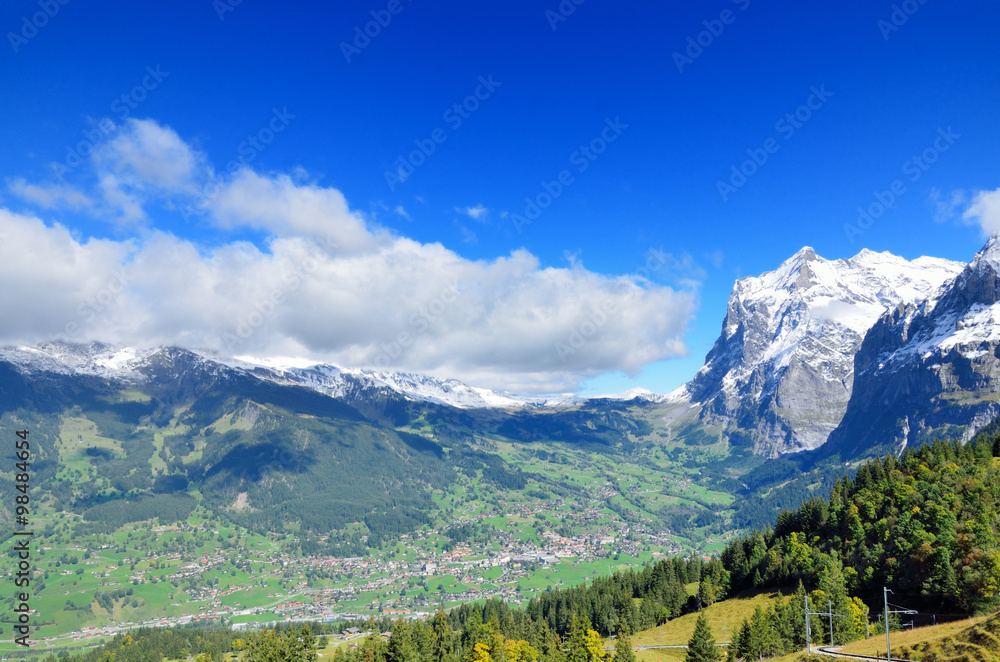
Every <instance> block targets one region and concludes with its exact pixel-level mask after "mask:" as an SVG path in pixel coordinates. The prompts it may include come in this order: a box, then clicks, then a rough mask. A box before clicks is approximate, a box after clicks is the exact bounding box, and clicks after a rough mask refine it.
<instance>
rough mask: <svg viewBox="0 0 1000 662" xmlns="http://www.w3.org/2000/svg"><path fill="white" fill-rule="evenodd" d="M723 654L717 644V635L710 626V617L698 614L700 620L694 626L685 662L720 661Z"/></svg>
mask: <svg viewBox="0 0 1000 662" xmlns="http://www.w3.org/2000/svg"><path fill="white" fill-rule="evenodd" d="M721 658H722V655H721V654H720V653H719V649H718V648H717V647H716V645H715V637H714V636H712V628H710V627H709V626H708V619H707V618H705V616H704V615H700V616H698V622H697V623H695V626H694V634H693V635H691V640H690V641H688V648H687V655H686V656H685V658H684V661H685V662H719V661H720V659H721Z"/></svg>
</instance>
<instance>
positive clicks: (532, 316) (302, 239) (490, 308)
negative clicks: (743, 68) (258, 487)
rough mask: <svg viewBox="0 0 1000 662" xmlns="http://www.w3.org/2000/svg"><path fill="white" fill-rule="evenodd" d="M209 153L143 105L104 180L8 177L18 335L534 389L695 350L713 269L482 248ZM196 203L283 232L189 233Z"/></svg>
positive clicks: (2, 227)
mask: <svg viewBox="0 0 1000 662" xmlns="http://www.w3.org/2000/svg"><path fill="white" fill-rule="evenodd" d="M207 163H208V159H207V158H206V157H205V155H204V154H201V153H199V152H198V151H197V150H196V149H195V148H193V147H192V146H191V145H189V144H188V143H186V142H185V141H184V140H183V139H182V138H181V137H180V136H179V135H178V134H177V133H176V132H174V131H173V130H172V129H170V128H169V127H165V126H162V125H160V124H158V123H156V122H154V121H152V120H134V119H132V120H129V121H128V122H127V123H126V124H125V125H124V126H122V127H119V130H118V131H117V133H116V135H115V136H114V137H113V138H112V139H111V140H109V141H108V142H107V143H105V144H104V145H102V146H100V148H98V149H96V150H95V151H94V155H93V157H92V159H91V164H90V166H91V167H92V169H93V172H92V174H93V175H94V177H93V181H92V182H91V183H90V184H89V185H88V186H87V187H84V188H86V189H87V190H78V189H74V188H72V187H70V186H69V185H66V184H62V183H60V184H58V185H56V184H46V183H40V184H32V183H29V182H26V181H25V180H23V179H14V180H10V179H9V180H7V186H8V190H9V192H10V193H11V194H13V196H15V197H17V198H18V199H19V200H20V201H22V202H23V203H24V205H25V208H23V209H18V210H16V211H15V210H12V209H10V208H9V207H8V208H0V279H2V281H3V283H5V285H6V286H5V287H3V288H0V307H2V309H3V310H5V311H9V312H8V314H6V315H5V316H4V318H3V319H2V321H0V340H2V341H3V342H4V343H24V342H37V341H42V340H46V339H52V338H56V337H59V338H64V339H70V340H81V341H82V340H95V339H96V340H103V341H108V342H116V343H125V344H132V345H139V346H151V345H161V344H163V345H180V346H186V347H190V348H195V349H210V350H215V351H218V352H220V353H222V354H226V355H234V356H235V355H241V356H262V357H276V356H277V357H295V358H308V359H311V360H315V361H328V362H332V363H336V364H338V365H342V366H360V367H381V368H386V369H391V370H403V371H413V372H422V373H427V374H432V375H435V376H438V377H455V378H458V379H462V380H463V381H466V382H469V383H472V384H475V385H481V386H489V387H494V388H505V389H509V390H514V391H520V392H559V391H572V390H575V389H576V388H577V387H578V386H579V384H580V382H581V381H582V380H584V379H587V378H589V377H593V376H596V375H599V374H602V373H606V372H610V371H624V372H626V373H630V374H635V373H638V372H640V371H641V370H642V368H643V367H644V366H646V365H648V364H650V363H652V362H656V361H659V360H662V359H668V358H672V357H677V356H683V355H686V353H687V349H686V347H685V345H684V341H683V338H684V334H685V332H686V331H687V328H688V325H689V323H690V322H691V320H692V319H693V316H694V313H695V310H696V303H697V284H696V283H694V284H689V286H688V287H685V288H683V289H674V288H671V287H666V286H663V285H658V284H655V283H653V282H651V281H650V280H648V279H647V278H644V277H642V276H641V275H638V274H634V275H623V276H607V275H602V274H597V273H594V272H591V271H588V270H586V269H585V268H584V267H582V266H581V265H579V264H575V265H573V266H571V267H568V268H553V267H544V266H542V265H541V264H540V262H539V260H538V259H537V258H536V257H535V256H533V255H532V254H530V253H529V252H528V251H526V250H523V249H521V250H516V251H513V252H512V253H510V254H509V255H502V256H497V257H496V258H494V259H489V260H469V259H466V258H464V257H462V256H461V255H459V254H457V253H455V252H454V251H452V250H449V249H448V248H446V247H444V246H442V245H441V244H439V243H420V242H416V241H413V240H411V239H408V238H406V237H403V236H398V235H396V234H394V233H392V232H389V231H387V230H385V229H383V228H380V227H378V226H377V225H375V224H373V223H372V222H370V221H369V220H367V219H366V218H365V217H364V216H363V215H361V214H359V213H357V212H355V211H352V210H351V208H350V206H349V204H348V202H347V200H346V198H345V197H344V195H343V194H342V193H341V192H340V191H337V190H336V189H333V188H326V187H322V186H319V185H317V184H315V183H313V182H310V181H308V180H305V179H304V178H303V176H302V173H301V172H299V173H291V174H282V173H277V174H276V173H260V172H256V171H254V170H253V169H251V168H249V167H248V166H246V165H245V164H241V165H240V166H239V167H238V168H236V169H234V171H233V172H231V173H228V174H227V175H226V176H225V177H220V175H219V174H218V173H216V172H214V171H213V170H212V168H211V167H210V166H209V165H207ZM91 189H92V190H91ZM154 202H155V203H157V204H159V205H160V206H161V207H162V208H164V209H167V210H174V212H173V213H175V214H176V216H177V219H178V222H177V223H176V225H175V226H174V228H175V230H171V228H167V227H159V228H158V227H155V224H154V223H153V221H151V220H150V218H149V216H148V211H147V210H148V208H149V207H150V205H151V204H152V203H154ZM192 205H194V206H195V207H196V208H197V210H198V213H199V216H198V219H197V220H198V221H199V222H200V223H206V224H210V225H211V226H213V227H215V228H216V229H217V231H219V232H222V233H226V232H232V233H234V234H235V233H238V232H246V231H247V230H253V231H257V232H261V233H264V234H265V235H266V236H267V239H266V240H265V241H262V242H257V243H256V244H255V243H250V242H247V241H240V240H235V239H234V240H232V241H229V242H228V243H223V244H222V245H213V246H211V247H207V246H204V245H199V244H198V243H197V240H195V239H192V238H190V237H184V236H181V235H182V234H183V232H182V230H183V229H184V228H185V225H184V223H183V222H182V221H181V220H180V218H181V214H180V211H179V210H182V209H184V208H185V207H187V208H189V209H190V208H191V206H192ZM56 208H61V209H64V210H65V209H73V210H77V211H78V212H79V213H83V214H91V215H99V216H100V217H102V218H105V219H106V220H108V221H110V222H115V223H118V224H119V227H121V224H123V223H124V224H126V226H127V227H134V228H135V229H134V231H133V232H131V233H130V236H129V237H128V238H124V239H98V238H87V237H82V236H80V235H79V233H78V232H77V231H76V230H75V229H74V228H72V227H69V226H68V224H60V223H57V222H54V221H53V220H52V219H51V218H46V214H47V213H48V212H49V210H52V209H56ZM483 213H485V210H484V212H483ZM468 214H469V215H470V216H472V217H473V218H475V217H476V215H477V214H480V212H479V210H478V208H471V209H469V210H468ZM157 218H158V219H160V224H161V225H162V223H163V221H162V214H158V215H157ZM128 224H131V225H128ZM609 311H610V312H609ZM567 347H571V348H572V351H567V350H566V348H567Z"/></svg>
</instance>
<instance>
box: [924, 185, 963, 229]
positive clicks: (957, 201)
mask: <svg viewBox="0 0 1000 662" xmlns="http://www.w3.org/2000/svg"><path fill="white" fill-rule="evenodd" d="M930 199H931V202H933V203H934V222H935V223H944V222H945V221H951V220H954V219H955V210H956V209H958V208H960V207H962V206H963V205H964V204H965V203H966V202H967V201H968V198H967V197H966V195H965V191H963V190H961V189H956V190H954V191H952V192H951V193H949V194H948V195H947V196H943V195H942V194H941V191H940V190H939V189H936V188H935V189H931V192H930Z"/></svg>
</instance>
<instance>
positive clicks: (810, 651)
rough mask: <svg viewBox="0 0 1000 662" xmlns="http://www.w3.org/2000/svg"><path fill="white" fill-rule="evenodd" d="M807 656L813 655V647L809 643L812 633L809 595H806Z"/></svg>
mask: <svg viewBox="0 0 1000 662" xmlns="http://www.w3.org/2000/svg"><path fill="white" fill-rule="evenodd" d="M805 597H806V655H812V646H811V644H810V643H809V635H810V634H812V632H811V631H810V630H809V594H808V593H807V594H806V596H805Z"/></svg>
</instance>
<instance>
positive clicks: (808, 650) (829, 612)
mask: <svg viewBox="0 0 1000 662" xmlns="http://www.w3.org/2000/svg"><path fill="white" fill-rule="evenodd" d="M805 598H806V655H812V650H811V643H810V641H809V638H810V635H811V634H812V631H811V630H810V629H809V617H810V616H829V618H830V645H831V646H833V617H834V616H836V617H837V618H847V616H845V615H844V614H834V613H833V600H828V601H827V610H826V611H809V596H808V595H806V596H805Z"/></svg>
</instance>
